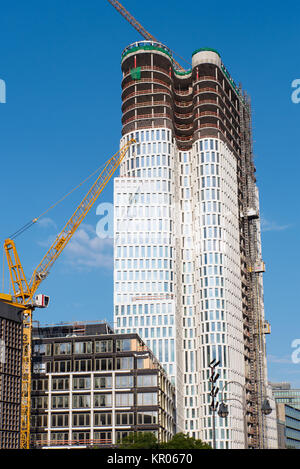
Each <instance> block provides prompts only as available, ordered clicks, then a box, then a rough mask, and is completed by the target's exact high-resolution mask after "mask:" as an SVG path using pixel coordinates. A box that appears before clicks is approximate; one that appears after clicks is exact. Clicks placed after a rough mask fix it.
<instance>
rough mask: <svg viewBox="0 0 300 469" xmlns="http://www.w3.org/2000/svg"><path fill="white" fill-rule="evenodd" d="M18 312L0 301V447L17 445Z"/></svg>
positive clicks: (19, 323) (18, 443)
mask: <svg viewBox="0 0 300 469" xmlns="http://www.w3.org/2000/svg"><path fill="white" fill-rule="evenodd" d="M21 369H22V311H21V310H19V309H18V308H15V307H14V306H11V305H8V304H7V303H5V302H4V301H2V300H0V448H1V449H18V448H19V445H20V410H21Z"/></svg>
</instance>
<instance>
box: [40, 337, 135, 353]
mask: <svg viewBox="0 0 300 469" xmlns="http://www.w3.org/2000/svg"><path fill="white" fill-rule="evenodd" d="M132 342H133V343H132ZM135 349H136V341H135V340H131V339H117V340H116V341H115V350H113V340H109V339H107V340H96V341H91V340H90V341H84V342H73V343H72V342H60V343H54V344H51V343H49V344H35V345H34V347H33V351H34V353H36V354H38V355H46V356H51V355H52V354H53V355H71V354H72V352H73V353H74V354H79V355H80V354H91V353H106V352H113V351H115V352H124V351H130V350H135Z"/></svg>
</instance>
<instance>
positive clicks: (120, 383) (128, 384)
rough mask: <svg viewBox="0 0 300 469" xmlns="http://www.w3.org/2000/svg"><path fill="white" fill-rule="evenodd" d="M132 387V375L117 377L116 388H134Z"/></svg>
mask: <svg viewBox="0 0 300 469" xmlns="http://www.w3.org/2000/svg"><path fill="white" fill-rule="evenodd" d="M132 387H133V376H131V375H120V376H116V388H132Z"/></svg>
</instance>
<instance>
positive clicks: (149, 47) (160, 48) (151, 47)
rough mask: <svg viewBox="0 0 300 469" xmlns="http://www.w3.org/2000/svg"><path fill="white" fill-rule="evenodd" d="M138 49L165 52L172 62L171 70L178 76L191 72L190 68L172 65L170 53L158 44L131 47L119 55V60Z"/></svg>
mask: <svg viewBox="0 0 300 469" xmlns="http://www.w3.org/2000/svg"><path fill="white" fill-rule="evenodd" d="M138 50H157V51H159V52H163V53H164V54H166V55H167V56H168V57H169V59H170V60H171V62H172V67H173V71H174V73H176V75H180V76H185V75H190V73H192V70H191V69H190V70H177V69H176V68H175V67H174V60H173V57H172V55H171V54H170V53H169V52H168V51H167V50H166V49H164V48H163V47H158V46H151V45H145V46H136V47H132V48H131V49H129V50H127V51H126V52H124V53H123V54H122V57H121V61H122V60H123V59H124V58H125V57H126V56H127V55H128V54H132V53H133V52H137V51H138Z"/></svg>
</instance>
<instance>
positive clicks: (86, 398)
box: [31, 392, 158, 409]
mask: <svg viewBox="0 0 300 469" xmlns="http://www.w3.org/2000/svg"><path fill="white" fill-rule="evenodd" d="M70 402H71V401H70V396H69V394H66V395H62V394H53V395H52V396H51V408H52V409H69V407H70ZM157 403H158V394H157V392H138V393H137V394H134V393H132V392H131V393H116V394H115V403H114V406H115V407H128V406H133V405H138V406H152V405H157ZM91 404H92V396H91V395H90V394H73V395H72V408H73V409H84V408H91ZM31 406H32V409H48V396H38V397H35V396H34V397H32V404H31ZM93 407H95V408H97V407H112V394H111V393H105V394H100V393H94V394H93Z"/></svg>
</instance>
